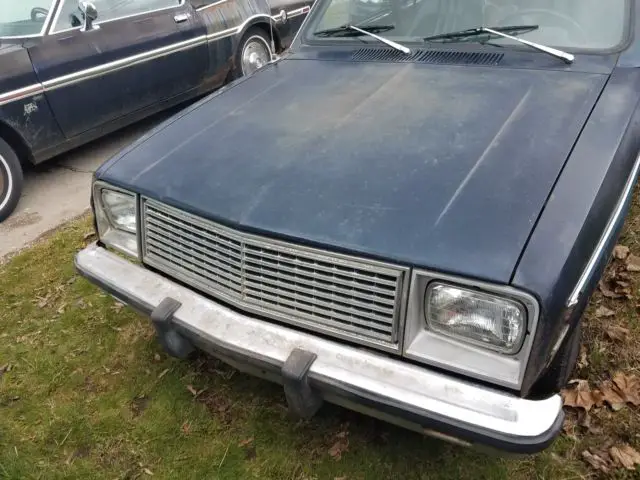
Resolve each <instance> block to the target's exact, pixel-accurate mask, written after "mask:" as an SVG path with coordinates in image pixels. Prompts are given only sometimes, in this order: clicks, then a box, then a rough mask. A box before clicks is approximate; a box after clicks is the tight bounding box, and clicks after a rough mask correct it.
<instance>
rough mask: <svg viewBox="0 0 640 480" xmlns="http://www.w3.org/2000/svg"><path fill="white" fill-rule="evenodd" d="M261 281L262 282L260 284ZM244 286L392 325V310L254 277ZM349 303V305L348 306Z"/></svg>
mask: <svg viewBox="0 0 640 480" xmlns="http://www.w3.org/2000/svg"><path fill="white" fill-rule="evenodd" d="M261 280H262V282H261ZM246 286H247V289H248V291H253V292H254V293H255V292H260V291H262V290H265V291H267V292H271V293H278V292H279V291H280V292H282V295H283V296H284V297H291V296H293V297H294V298H296V297H298V296H299V297H301V298H305V299H306V301H308V302H309V303H312V304H314V305H318V306H322V307H326V308H328V309H330V310H332V311H337V312H343V313H346V314H348V315H362V316H363V317H364V318H366V316H370V317H371V320H376V321H379V322H382V323H385V324H387V325H389V324H391V323H392V320H391V318H390V317H392V316H393V309H386V311H385V310H384V309H378V308H377V307H374V306H373V305H367V304H365V303H362V302H356V301H353V300H351V301H349V300H348V299H345V298H343V297H335V298H331V297H330V296H328V295H326V294H319V293H320V292H317V291H314V290H310V289H307V288H304V287H300V286H296V285H292V284H287V283H285V282H279V281H275V282H274V281H273V280H271V279H265V278H264V277H256V276H254V275H251V276H247V282H246ZM349 303H351V305H349Z"/></svg>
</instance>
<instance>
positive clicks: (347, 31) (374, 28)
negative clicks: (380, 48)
mask: <svg viewBox="0 0 640 480" xmlns="http://www.w3.org/2000/svg"><path fill="white" fill-rule="evenodd" d="M357 28H359V29H361V30H365V31H366V32H368V33H376V32H387V31H389V30H393V29H394V28H396V26H395V25H391V24H389V25H366V26H361V27H357ZM313 34H314V35H317V36H318V37H358V36H360V35H363V33H362V32H359V31H358V30H354V29H352V28H350V25H340V26H339V27H335V28H327V29H326V30H318V31H317V32H313Z"/></svg>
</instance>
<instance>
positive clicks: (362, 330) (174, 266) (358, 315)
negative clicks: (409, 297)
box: [142, 199, 406, 351]
mask: <svg viewBox="0 0 640 480" xmlns="http://www.w3.org/2000/svg"><path fill="white" fill-rule="evenodd" d="M142 226H143V261H144V262H145V263H146V264H148V265H150V266H152V267H154V268H156V269H158V270H160V271H161V272H163V273H165V274H167V275H169V276H172V277H174V278H175V279H177V280H179V281H182V282H184V283H186V284H188V285H191V286H192V287H194V288H196V289H198V290H200V291H202V292H204V293H206V294H209V295H211V296H213V297H217V298H220V299H223V300H225V301H229V302H230V303H232V304H234V305H235V306H237V307H239V308H241V309H244V310H247V311H249V312H251V313H256V314H259V315H263V316H266V317H269V318H272V319H274V320H278V321H284V322H287V323H291V324H293V325H297V326H300V327H303V328H310V329H313V330H317V331H320V332H323V333H326V334H329V335H336V336H340V337H343V338H349V339H353V340H355V341H358V342H360V343H365V344H371V345H373V346H377V347H383V348H385V349H387V350H391V351H398V349H399V345H398V332H399V328H400V320H401V308H400V304H401V299H402V291H403V282H404V277H405V273H406V270H405V269H403V268H400V267H394V266H392V265H387V264H382V263H380V262H372V261H368V260H363V259H358V258H352V257H347V256H345V255H339V254H334V253H331V252H324V251H319V250H314V249H310V248H306V247H301V246H297V245H295V244H288V243H284V242H280V241H275V240H273V241H272V240H269V239H266V238H262V237H257V236H255V235H251V234H246V233H244V232H240V231H236V230H232V229H230V228H227V227H223V226H221V225H218V224H216V223H214V222H211V221H209V220H205V219H202V218H200V217H197V216H195V215H191V214H187V213H185V212H182V211H180V210H178V209H176V208H173V207H169V206H167V205H164V204H162V203H160V202H157V201H154V200H150V199H143V208H142Z"/></svg>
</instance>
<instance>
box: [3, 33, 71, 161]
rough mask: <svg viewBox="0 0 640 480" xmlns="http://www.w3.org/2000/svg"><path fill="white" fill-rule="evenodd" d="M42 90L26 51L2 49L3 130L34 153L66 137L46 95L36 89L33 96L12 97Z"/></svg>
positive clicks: (17, 47) (5, 47) (35, 154)
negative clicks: (20, 92) (30, 89)
mask: <svg viewBox="0 0 640 480" xmlns="http://www.w3.org/2000/svg"><path fill="white" fill-rule="evenodd" d="M31 86H34V87H40V84H39V82H38V79H37V77H36V75H35V73H34V71H33V67H32V65H31V60H30V58H29V54H28V52H27V49H26V48H23V46H22V45H18V44H11V45H3V46H0V124H2V125H1V127H0V130H2V129H6V128H11V129H12V130H14V132H15V133H17V134H18V136H19V137H20V138H21V139H22V142H23V143H24V145H25V146H26V147H27V148H28V150H29V151H30V152H31V155H32V157H33V158H29V160H33V159H34V158H37V155H38V153H37V152H38V150H42V149H45V148H47V147H48V146H51V145H53V144H56V143H58V142H60V141H62V133H61V131H60V129H59V127H58V124H57V123H56V121H55V118H54V117H53V113H52V112H51V109H50V108H49V104H48V103H47V101H46V99H45V96H44V93H43V91H42V89H41V88H36V89H35V93H34V94H33V95H29V96H26V97H25V96H22V95H12V92H16V91H18V90H20V89H22V88H25V87H31Z"/></svg>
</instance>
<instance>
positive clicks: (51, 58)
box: [0, 0, 312, 221]
mask: <svg viewBox="0 0 640 480" xmlns="http://www.w3.org/2000/svg"><path fill="white" fill-rule="evenodd" d="M311 3H312V0H215V1H214V0H191V1H185V0H95V2H94V3H90V2H84V1H81V2H79V3H78V2H77V1H76V0H29V1H23V0H21V1H19V2H16V1H13V0H0V221H2V220H3V219H5V218H6V217H7V216H8V215H10V213H11V212H12V211H13V209H14V208H15V206H16V205H17V203H18V200H19V198H20V193H21V189H22V166H23V165H25V164H29V163H31V164H38V163H41V162H43V161H45V160H47V159H49V158H51V157H53V156H54V155H57V154H59V153H62V152H64V151H66V150H69V149H71V148H74V147H76V146H78V145H80V144H83V143H86V142H88V141H90V140H93V139H95V138H97V137H100V136H102V135H105V134H107V133H109V132H111V131H114V130H116V129H118V128H121V127H123V126H125V125H127V124H130V123H132V122H135V121H137V120H140V119H142V118H143V117H146V116H149V115H151V114H153V113H155V112H158V111H160V110H162V109H166V108H168V107H171V106H173V105H176V104H179V103H181V102H184V101H186V100H188V99H190V98H193V97H197V96H199V95H202V94H203V93H206V92H208V91H210V90H213V89H215V88H217V87H220V86H221V85H223V84H224V83H225V82H228V81H230V80H233V79H236V78H238V77H240V76H242V75H247V74H251V73H253V72H254V71H255V70H257V69H258V68H260V67H262V66H264V65H266V64H267V63H268V62H270V61H271V60H272V57H273V56H275V55H277V54H280V53H282V52H283V51H284V50H286V49H287V48H288V46H289V44H290V43H291V40H292V39H293V36H294V34H295V33H296V31H297V29H298V27H299V26H300V24H301V22H302V20H303V18H304V17H305V16H306V14H307V13H308V11H309V9H310V5H311Z"/></svg>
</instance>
